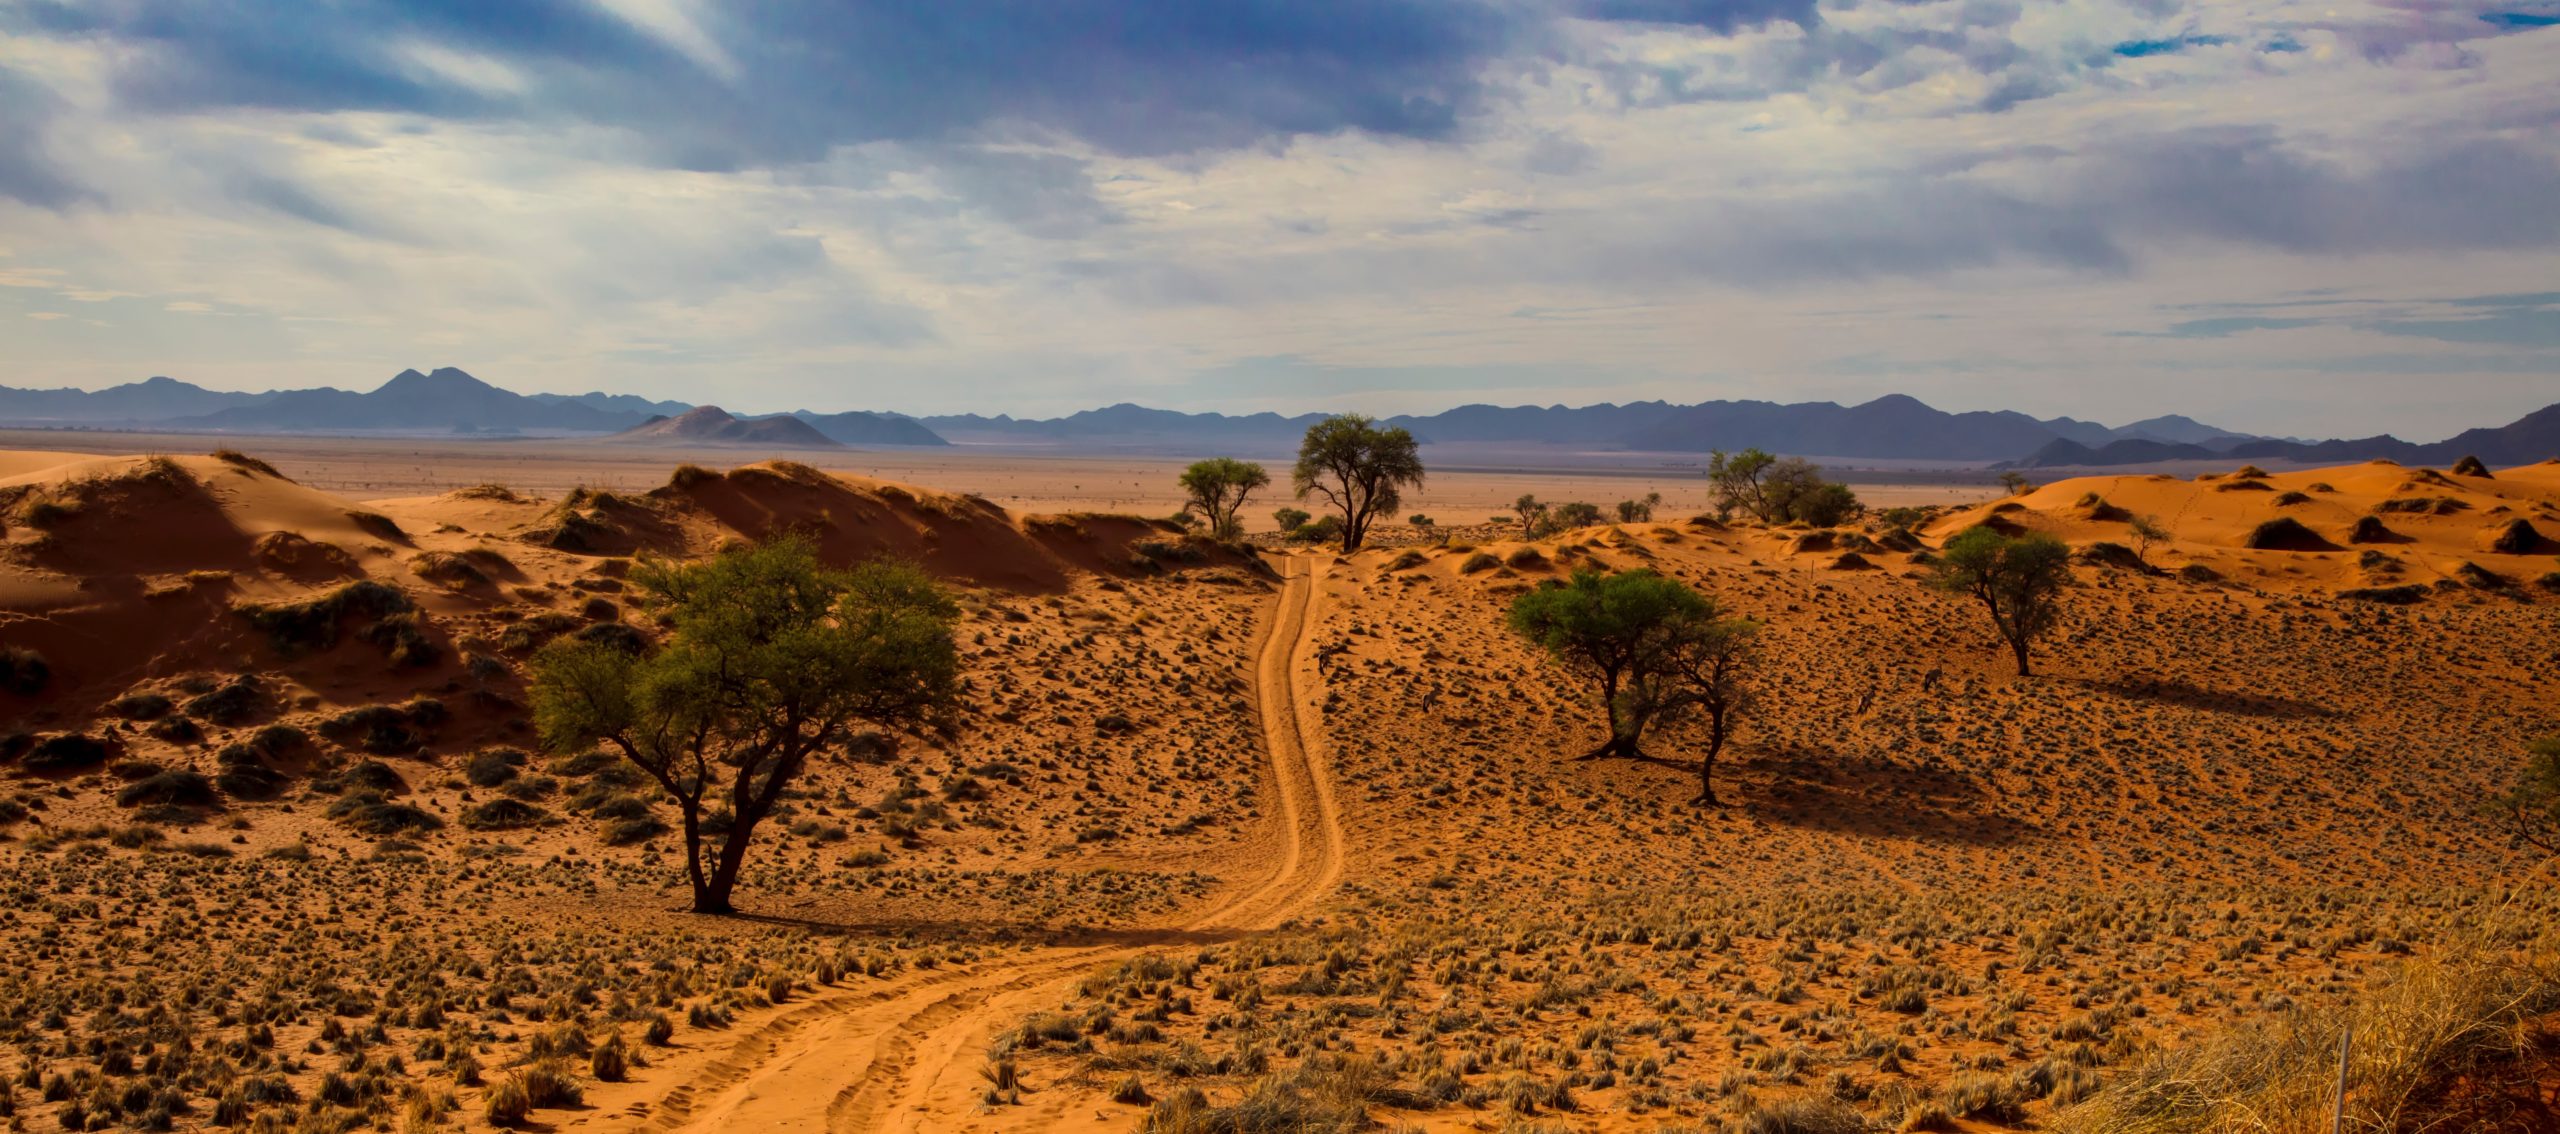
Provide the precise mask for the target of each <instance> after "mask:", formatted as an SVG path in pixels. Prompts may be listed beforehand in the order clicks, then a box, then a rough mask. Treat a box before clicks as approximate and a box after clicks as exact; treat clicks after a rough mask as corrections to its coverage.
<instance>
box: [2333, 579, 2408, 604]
mask: <svg viewBox="0 0 2560 1134" xmlns="http://www.w3.org/2000/svg"><path fill="white" fill-rule="evenodd" d="M2338 597H2339V598H2342V599H2347V600H2349V601H2352V602H2378V603H2383V604H2385V605H2389V606H2410V605H2413V604H2416V603H2419V602H2423V601H2425V600H2426V597H2427V588H2425V587H2422V586H2419V585H2418V584H2416V583H2406V584H2402V585H2400V586H2397V587H2350V588H2348V589H2346V590H2343V591H2339V592H2338Z"/></svg>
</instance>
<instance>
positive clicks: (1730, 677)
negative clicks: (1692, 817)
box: [1638, 597, 1760, 807]
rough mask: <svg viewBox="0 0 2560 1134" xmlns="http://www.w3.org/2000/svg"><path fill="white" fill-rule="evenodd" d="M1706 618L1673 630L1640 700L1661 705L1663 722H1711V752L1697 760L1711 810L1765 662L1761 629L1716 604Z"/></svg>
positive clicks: (1703, 798)
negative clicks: (1756, 672) (1719, 765)
mask: <svg viewBox="0 0 2560 1134" xmlns="http://www.w3.org/2000/svg"><path fill="white" fill-rule="evenodd" d="M1707 603H1708V609H1707V611H1706V613H1705V614H1704V615H1703V616H1700V617H1693V618H1688V619H1684V620H1682V621H1681V622H1679V623H1678V624H1677V625H1676V626H1675V627H1674V628H1673V630H1672V632H1671V635H1670V639H1671V640H1670V644H1669V646H1668V648H1667V649H1666V650H1665V651H1664V657H1663V665H1662V667H1661V673H1660V674H1659V675H1658V676H1654V677H1651V678H1648V679H1646V680H1644V681H1642V682H1640V683H1639V684H1638V690H1639V693H1640V695H1642V696H1645V697H1648V698H1651V699H1653V700H1654V701H1656V702H1658V704H1659V706H1660V708H1659V709H1658V712H1657V715H1658V716H1659V717H1661V718H1662V719H1664V720H1673V719H1677V718H1679V717H1683V716H1689V715H1696V716H1702V717H1705V718H1706V722H1707V750H1706V752H1705V754H1704V755H1702V756H1701V757H1700V758H1699V760H1698V798H1697V799H1696V800H1695V801H1694V802H1696V803H1699V804H1703V805H1705V806H1709V807H1715V806H1721V804H1722V801H1720V800H1718V799H1717V798H1716V757H1717V756H1719V755H1721V754H1722V753H1723V752H1724V744H1725V740H1726V738H1727V737H1729V736H1730V735H1731V734H1732V730H1733V726H1734V723H1735V719H1736V718H1737V717H1739V716H1741V715H1742V714H1743V712H1744V711H1746V710H1747V709H1748V708H1749V707H1750V704H1751V688H1750V684H1749V682H1750V678H1751V673H1752V670H1753V669H1754V668H1755V667H1756V666H1757V665H1758V664H1759V661H1760V626H1759V624H1758V623H1756V622H1753V621H1751V620H1749V619H1747V618H1727V617H1724V616H1723V613H1722V611H1721V609H1720V608H1719V607H1718V606H1717V605H1716V602H1715V600H1714V599H1713V598H1712V597H1710V598H1708V599H1707Z"/></svg>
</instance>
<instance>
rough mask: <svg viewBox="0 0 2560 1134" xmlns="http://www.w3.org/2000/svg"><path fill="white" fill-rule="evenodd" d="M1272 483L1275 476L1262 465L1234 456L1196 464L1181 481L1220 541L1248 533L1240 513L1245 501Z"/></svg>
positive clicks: (1183, 474) (1192, 501)
mask: <svg viewBox="0 0 2560 1134" xmlns="http://www.w3.org/2000/svg"><path fill="white" fill-rule="evenodd" d="M1270 483H1271V474H1270V473H1268V472H1265V471H1264V470H1263V468H1262V466H1261V465H1258V464H1255V463H1253V462H1251V461H1239V460H1237V459H1235V458H1233V457H1216V458H1212V459H1210V460H1206V461H1196V462H1193V463H1192V465H1191V467H1190V468H1187V469H1184V470H1182V478H1181V484H1182V491H1183V492H1184V493H1185V494H1187V495H1189V496H1190V498H1191V503H1190V506H1191V507H1192V509H1194V510H1195V511H1197V512H1199V514H1200V518H1201V519H1202V520H1204V521H1206V522H1207V523H1208V525H1209V534H1210V535H1213V536H1216V537H1217V538H1219V539H1234V538H1236V537H1237V536H1239V535H1242V534H1244V524H1243V523H1242V522H1241V521H1239V520H1237V519H1236V514H1237V513H1239V512H1241V511H1243V510H1244V505H1245V501H1246V499H1247V498H1249V497H1251V496H1252V495H1253V492H1254V490H1256V489H1259V488H1263V487H1265V486H1268V485H1269V484H1270Z"/></svg>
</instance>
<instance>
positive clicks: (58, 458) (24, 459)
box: [0, 449, 97, 477]
mask: <svg viewBox="0 0 2560 1134" xmlns="http://www.w3.org/2000/svg"><path fill="white" fill-rule="evenodd" d="M96 457H97V454H95V453H57V452H53V451H52V450H49V449H0V477H18V476H25V475H27V474H28V473H32V472H41V471H43V470H45V469H49V468H53V467H55V466H57V465H67V464H70V463H72V462H74V461H86V460H93V459H95V458H96Z"/></svg>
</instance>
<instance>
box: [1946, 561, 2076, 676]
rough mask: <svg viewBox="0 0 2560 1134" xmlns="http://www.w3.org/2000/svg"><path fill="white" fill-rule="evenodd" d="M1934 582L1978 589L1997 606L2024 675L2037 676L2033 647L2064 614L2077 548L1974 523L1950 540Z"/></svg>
mask: <svg viewBox="0 0 2560 1134" xmlns="http://www.w3.org/2000/svg"><path fill="white" fill-rule="evenodd" d="M1932 570H1933V571H1934V572H1935V574H1934V576H1933V577H1932V578H1931V580H1930V582H1931V583H1932V584H1933V585H1935V586H1937V587H1938V588H1939V589H1941V590H1945V591H1948V592H1950V593H1953V594H1960V595H1972V596H1973V597H1975V598H1977V599H1980V600H1982V605H1983V608H1984V609H1986V610H1988V611H1990V612H1991V624H1992V626H1993V627H1994V628H1995V629H1997V630H1999V632H2000V637H2001V638H2002V640H2004V641H2006V642H2008V643H2009V650H2010V652H2011V653H2012V654H2013V655H2015V656H2016V658H2017V661H2018V676H2020V677H2029V676H2033V675H2032V674H2031V673H2030V672H2029V670H2028V664H2027V651H2028V647H2029V646H2031V645H2032V644H2033V643H2034V642H2035V640H2036V639H2037V638H2040V637H2043V636H2044V635H2046V634H2048V633H2051V632H2052V630H2053V628H2054V627H2055V626H2056V625H2058V624H2060V622H2061V620H2062V589H2063V587H2064V586H2065V585H2067V584H2068V583H2069V582H2070V581H2071V548H2070V546H2069V545H2067V544H2065V543H2063V542H2062V541H2061V540H2058V539H2055V538H2053V537H2052V536H2049V535H2043V534H2040V533H2035V532H2029V533H2027V534H2025V535H2018V536H2009V535H2003V534H2001V533H2000V532H1999V531H1997V530H1995V529H1993V528H1989V527H1972V528H1967V529H1965V530H1964V531H1962V532H1960V533H1958V534H1957V535H1956V537H1955V538H1953V539H1950V540H1948V541H1947V546H1946V548H1945V550H1943V551H1942V552H1940V554H1939V556H1938V561H1937V563H1936V564H1935V565H1934V566H1933V568H1932Z"/></svg>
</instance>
